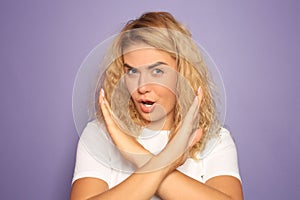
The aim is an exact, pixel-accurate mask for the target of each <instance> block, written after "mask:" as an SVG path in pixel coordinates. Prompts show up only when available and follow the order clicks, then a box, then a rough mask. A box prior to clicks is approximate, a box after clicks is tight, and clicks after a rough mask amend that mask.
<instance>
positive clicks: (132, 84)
mask: <svg viewBox="0 0 300 200" xmlns="http://www.w3.org/2000/svg"><path fill="white" fill-rule="evenodd" d="M125 86H126V88H127V90H128V92H129V93H130V94H132V93H134V92H135V91H136V89H137V86H138V79H135V78H128V77H125Z"/></svg>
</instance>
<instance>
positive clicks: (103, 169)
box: [72, 121, 240, 199]
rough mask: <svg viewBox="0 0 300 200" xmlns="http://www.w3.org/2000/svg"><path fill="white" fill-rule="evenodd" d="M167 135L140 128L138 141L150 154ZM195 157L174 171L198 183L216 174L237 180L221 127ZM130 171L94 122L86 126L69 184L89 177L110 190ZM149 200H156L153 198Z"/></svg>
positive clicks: (235, 164) (235, 165) (232, 152)
mask: <svg viewBox="0 0 300 200" xmlns="http://www.w3.org/2000/svg"><path fill="white" fill-rule="evenodd" d="M168 134H169V131H153V130H149V129H144V130H143V131H142V134H141V135H140V137H139V138H138V141H139V143H140V144H142V145H143V146H144V147H145V148H146V149H148V150H149V151H150V152H152V153H153V154H157V153H159V152H160V151H161V150H162V149H163V148H164V147H165V145H166V144H167V142H168ZM198 157H199V158H200V159H199V160H194V159H192V158H188V159H187V160H186V161H185V163H184V164H183V165H181V166H180V167H178V168H177V169H178V170H179V171H181V172H182V173H184V174H186V175H187V176H190V177H192V178H193V179H196V180H198V181H200V182H202V183H205V182H206V181H207V180H208V179H210V178H212V177H215V176H220V175H230V176H234V177H236V178H237V179H239V180H240V175H239V169H238V161H237V152H236V147H235V144H234V141H233V139H232V137H231V136H230V133H229V131H228V130H226V129H225V128H222V129H221V131H220V134H219V137H217V138H214V139H211V140H210V141H208V142H207V144H206V146H205V149H204V150H203V151H202V152H201V154H199V155H198ZM133 171H134V170H133V168H131V165H130V163H129V162H127V161H126V160H125V159H124V158H123V157H122V156H121V154H120V153H119V152H118V150H116V148H115V146H114V145H113V143H112V141H111V138H110V137H109V136H108V134H107V133H106V132H105V131H103V129H101V128H100V126H99V125H98V123H97V122H96V121H93V122H90V123H88V124H87V126H86V128H85V129H84V131H83V133H82V135H81V137H80V140H79V142H78V147H77V156H76V165H75V170H74V176H73V180H72V183H73V182H74V181H75V180H77V179H80V178H84V177H93V178H99V179H101V180H104V181H105V182H106V183H107V184H108V186H109V188H112V187H114V186H115V185H117V184H119V183H121V182H122V181H124V180H125V179H126V178H127V177H128V176H130V174H132V172H133ZM152 199H159V198H158V197H156V196H155V197H153V198H152Z"/></svg>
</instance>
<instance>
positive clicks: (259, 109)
mask: <svg viewBox="0 0 300 200" xmlns="http://www.w3.org/2000/svg"><path fill="white" fill-rule="evenodd" d="M154 10H156V11H157V10H164V11H170V12H171V13H172V14H173V15H174V16H175V17H176V18H177V19H178V20H179V21H181V22H183V23H184V24H186V25H187V26H188V27H189V28H190V29H191V31H192V33H193V35H194V38H195V39H196V40H197V41H200V42H201V43H202V44H203V45H204V47H205V48H206V49H207V51H208V52H209V53H210V55H211V56H212V58H213V59H214V60H215V62H216V63H217V65H218V67H219V69H220V71H221V74H222V76H223V79H224V82H225V87H226V90H227V100H228V102H227V109H228V112H227V118H226V125H227V127H228V128H229V129H230V130H231V132H232V135H233V137H234V139H235V141H236V144H237V148H238V153H239V163H240V171H241V176H242V179H243V187H244V195H245V199H249V200H250V199H253V200H266V199H272V200H282V199H298V198H299V197H300V183H299V179H300V173H299V169H300V160H299V158H300V151H299V149H298V146H297V143H299V141H300V137H299V132H300V131H299V127H298V125H299V122H300V120H299V115H298V113H299V111H300V106H299V104H300V101H299V100H300V99H299V96H300V95H299V86H300V84H299V79H298V74H299V73H300V70H299V67H300V66H299V63H300V62H299V52H300V39H299V35H300V26H299V24H300V23H299V19H300V3H299V1H296V0H295V1H292V0H290V1H282V0H278V1H271V0H270V1H266V0H263V1H261V0H255V1H248V2H244V1H243V2H242V1H230V0H229V1H222V0H219V1H216V0H209V1H171V0H170V1H141V0H135V1H118V2H117V1H95V0H91V1H77V2H74V1H63V2H61V1H57V2H56V3H54V1H39V0H36V1H32V0H31V1H8V0H6V1H3V0H2V1H1V3H0V28H1V31H0V34H1V38H0V46H1V54H0V55H1V59H0V66H1V73H0V90H1V104H0V125H1V132H0V133H1V139H0V158H1V164H0V199H43V200H53V199H56V200H60V199H61V200H63V199H68V198H69V192H70V188H71V178H72V173H73V167H74V159H75V151H76V145H77V140H78V135H77V133H76V131H75V126H74V123H73V118H72V109H71V103H72V87H73V82H74V79H75V75H76V72H77V70H78V68H79V66H80V64H81V62H82V61H83V59H84V58H85V56H86V55H87V54H88V53H89V52H90V51H91V50H92V48H93V47H95V46H96V45H97V44H98V43H99V42H100V41H102V40H104V39H105V38H107V37H109V36H110V35H111V34H113V33H116V32H117V31H118V30H119V29H120V28H121V27H122V26H123V25H124V23H125V22H127V21H128V20H129V19H132V18H135V17H137V16H139V15H140V14H141V13H143V12H145V11H154Z"/></svg>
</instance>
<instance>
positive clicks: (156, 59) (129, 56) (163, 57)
mask: <svg viewBox="0 0 300 200" xmlns="http://www.w3.org/2000/svg"><path fill="white" fill-rule="evenodd" d="M123 61H124V65H127V66H130V67H134V68H137V67H141V66H153V65H155V64H156V63H160V64H164V65H167V66H170V67H172V68H176V60H175V59H174V58H173V57H172V56H171V55H170V54H169V53H167V52H165V51H162V50H160V49H156V48H154V47H149V46H148V47H144V48H136V49H133V50H131V51H128V52H127V53H125V54H123Z"/></svg>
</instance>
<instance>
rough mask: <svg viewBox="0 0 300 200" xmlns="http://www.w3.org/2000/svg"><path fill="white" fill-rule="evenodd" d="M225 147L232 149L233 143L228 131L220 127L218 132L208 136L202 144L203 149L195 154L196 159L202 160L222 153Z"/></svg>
mask: <svg viewBox="0 0 300 200" xmlns="http://www.w3.org/2000/svg"><path fill="white" fill-rule="evenodd" d="M227 147H234V148H235V143H234V141H233V139H232V136H231V134H230V132H229V130H228V129H226V128H223V127H221V128H220V131H219V132H218V133H216V134H215V135H214V136H210V137H209V138H208V139H207V140H206V141H205V144H204V148H203V149H202V151H201V152H199V153H198V154H197V158H198V159H204V158H206V157H207V156H209V155H211V154H214V153H217V152H219V151H222V149H224V148H227Z"/></svg>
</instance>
